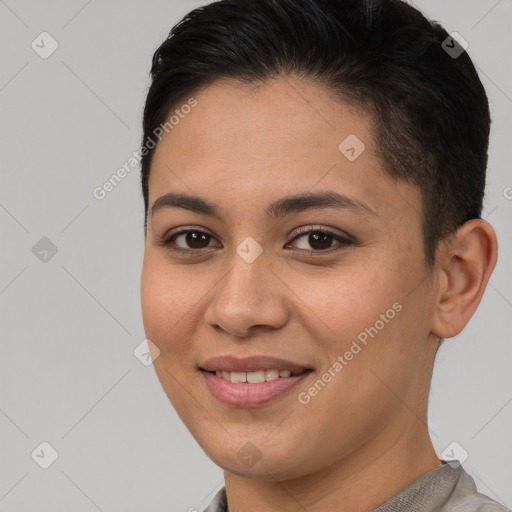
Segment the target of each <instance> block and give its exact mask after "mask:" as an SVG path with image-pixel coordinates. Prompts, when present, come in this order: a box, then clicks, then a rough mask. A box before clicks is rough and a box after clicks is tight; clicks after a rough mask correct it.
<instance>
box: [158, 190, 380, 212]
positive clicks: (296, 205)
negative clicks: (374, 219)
mask: <svg viewBox="0 0 512 512" xmlns="http://www.w3.org/2000/svg"><path fill="white" fill-rule="evenodd" d="M166 208H183V209H185V210H189V211H191V212H194V213H198V214H203V215H211V216H213V217H216V218H218V219H221V218H222V215H221V210H220V208H219V207H218V206H217V205H216V204H214V203H212V202H210V201H208V200H206V199H203V198H201V197H199V196H194V195H188V194H178V193H174V192H169V193H167V194H165V195H163V196H161V197H159V198H158V199H157V200H156V201H155V202H154V203H153V206H152V207H151V215H154V214H155V213H156V212H158V211H160V210H163V209H166ZM321 208H335V209H350V210H354V211H356V212H361V213H365V212H367V213H371V214H373V215H377V213H376V212H375V211H374V210H373V209H372V208H370V207H369V206H368V205H367V204H366V203H364V202H362V201H360V200H358V199H354V198H351V197H348V196H345V195H342V194H338V193H337V192H328V191H325V192H316V193H311V192H310V193H302V194H297V195H293V196H286V197H282V198H281V199H278V200H277V201H275V202H273V203H271V204H270V205H268V206H267V208H265V213H266V214H267V215H268V216H269V217H272V218H280V217H284V216H286V215H289V214H290V213H299V212H303V211H307V210H312V209H321Z"/></svg>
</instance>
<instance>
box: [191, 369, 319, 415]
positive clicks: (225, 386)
mask: <svg viewBox="0 0 512 512" xmlns="http://www.w3.org/2000/svg"><path fill="white" fill-rule="evenodd" d="M201 373H202V374H203V376H204V378H205V380H206V385H207V386H208V389H209V390H210V392H211V393H212V395H213V396H214V397H215V398H216V399H217V400H218V401H219V402H222V403H223V404H225V405H229V406H231V407H258V406H260V405H263V404H266V403H268V402H270V401H272V400H275V399H276V398H278V397H280V396H282V395H284V394H285V393H287V392H289V391H290V390H291V389H293V388H294V387H295V386H297V385H298V384H299V382H301V381H302V380H304V379H305V378H306V377H307V376H308V375H309V374H310V373H311V371H306V372H304V373H302V374H300V375H295V376H293V377H279V378H278V379H275V380H271V381H268V382H267V381H265V382H257V383H254V384H250V383H247V382H230V381H228V380H225V379H223V378H222V377H217V375H215V374H214V373H210V372H207V371H205V370H202V371H201Z"/></svg>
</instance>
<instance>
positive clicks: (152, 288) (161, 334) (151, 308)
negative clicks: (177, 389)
mask: <svg viewBox="0 0 512 512" xmlns="http://www.w3.org/2000/svg"><path fill="white" fill-rule="evenodd" d="M203 294H204V291H203V292H201V290H200V289H197V288H195V287H194V282H193V281H192V282H191V281H190V279H188V278H187V276H186V275H184V273H183V272H180V270H179V268H178V267H177V266H170V265H169V264H166V263H165V262H162V261H160V260H159V258H157V257H156V256H153V255H151V254H150V253H148V254H146V255H145V257H144V264H143V268H142V275H141V307H142V317H143V323H144V330H145V332H146V336H147V337H148V338H149V339H151V341H153V343H155V345H157V346H158V348H159V349H160V351H161V353H162V355H165V353H166V352H167V351H168V350H169V349H171V348H172V349H173V350H174V351H175V350H179V349H180V348H182V347H181V345H183V347H185V346H187V343H186V342H187V331H188V329H191V328H192V325H193V324H194V322H193V320H194V318H193V314H194V304H197V302H198V301H199V300H200V298H201V296H202V295H203Z"/></svg>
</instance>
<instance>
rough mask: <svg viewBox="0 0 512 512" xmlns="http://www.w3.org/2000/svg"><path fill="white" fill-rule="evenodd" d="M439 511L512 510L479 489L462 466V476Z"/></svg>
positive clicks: (499, 511) (480, 511)
mask: <svg viewBox="0 0 512 512" xmlns="http://www.w3.org/2000/svg"><path fill="white" fill-rule="evenodd" d="M439 512H512V511H511V510H510V509H509V508H507V507H505V506H503V505H501V504H500V503H498V502H497V501H495V500H493V499H492V498H489V496H486V495H485V494H482V493H480V492H478V491H477V489H476V485H475V482H474V480H473V478H472V477H471V476H470V475H469V474H468V473H466V472H465V471H464V470H463V469H462V468H461V474H460V478H459V480H458V482H457V485H456V486H455V489H454V490H453V492H452V494H451V495H450V497H449V499H448V500H447V502H446V503H445V506H444V507H442V508H441V509H440V511H439Z"/></svg>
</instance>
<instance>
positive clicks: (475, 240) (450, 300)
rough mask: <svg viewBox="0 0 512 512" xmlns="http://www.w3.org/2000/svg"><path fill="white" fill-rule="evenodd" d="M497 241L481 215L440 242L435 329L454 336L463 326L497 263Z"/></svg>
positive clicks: (476, 305)
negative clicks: (480, 217)
mask: <svg viewBox="0 0 512 512" xmlns="http://www.w3.org/2000/svg"><path fill="white" fill-rule="evenodd" d="M497 245H498V244H497V240H496V233H495V231H494V229H493V227H492V226H491V225H490V224H489V223H488V222H486V221H485V220H481V219H474V220H470V221H468V222H466V223H465V224H463V225H462V226H461V227H460V228H459V229H458V230H457V231H456V232H455V233H454V234H453V235H452V236H450V237H449V238H447V239H446V240H442V241H441V242H440V246H439V248H438V251H437V255H436V256H437V257H436V267H437V268H436V273H437V276H438V279H437V290H436V305H435V312H434V316H433V320H432V326H431V332H432V333H434V334H436V335H437V336H439V337H441V338H451V337H453V336H456V335H457V334H459V333H460V332H461V331H462V329H464V327H465V326H466V324H467V323H468V322H469V319H470V318H471V317H472V316H473V313H474V312H475V310H476V308H477V307H478V304H479V303H480V300H481V298H482V295H483V293H484V291H485V288H486V286H487V281H488V280H489V278H490V277H491V274H492V271H493V270H494V266H495V265H496V258H497V251H498V248H497Z"/></svg>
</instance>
